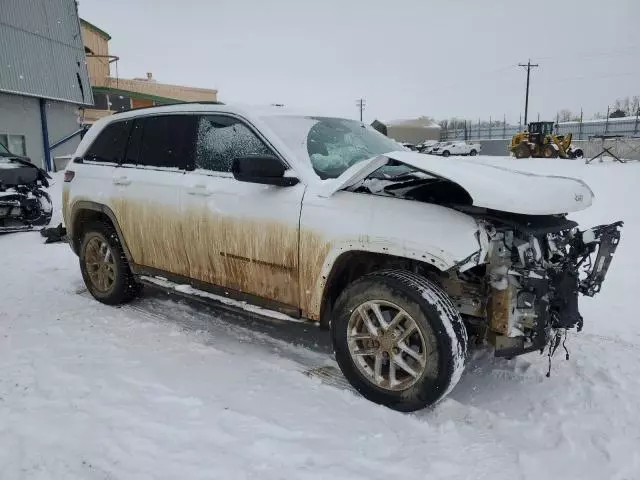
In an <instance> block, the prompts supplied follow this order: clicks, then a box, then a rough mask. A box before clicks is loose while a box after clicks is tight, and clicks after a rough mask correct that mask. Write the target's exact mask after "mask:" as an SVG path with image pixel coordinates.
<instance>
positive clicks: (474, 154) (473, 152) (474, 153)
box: [469, 150, 478, 157]
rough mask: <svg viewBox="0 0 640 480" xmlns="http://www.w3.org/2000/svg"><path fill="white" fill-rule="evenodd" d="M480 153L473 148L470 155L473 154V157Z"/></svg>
mask: <svg viewBox="0 0 640 480" xmlns="http://www.w3.org/2000/svg"><path fill="white" fill-rule="evenodd" d="M477 154H478V152H476V151H475V150H471V151H470V152H469V155H471V156H472V157H475V156H476V155H477Z"/></svg>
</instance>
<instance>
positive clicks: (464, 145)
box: [430, 142, 482, 157]
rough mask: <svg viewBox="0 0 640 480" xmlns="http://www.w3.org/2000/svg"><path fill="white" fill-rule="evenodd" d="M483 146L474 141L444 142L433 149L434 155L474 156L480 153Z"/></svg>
mask: <svg viewBox="0 0 640 480" xmlns="http://www.w3.org/2000/svg"><path fill="white" fill-rule="evenodd" d="M481 148H482V146H481V145H480V144H479V143H472V142H442V143H440V144H438V145H436V146H435V147H433V149H432V150H431V152H430V153H432V154H434V155H442V156H443V157H448V156H449V155H471V156H472V157H474V156H476V155H477V154H478V153H480V149H481Z"/></svg>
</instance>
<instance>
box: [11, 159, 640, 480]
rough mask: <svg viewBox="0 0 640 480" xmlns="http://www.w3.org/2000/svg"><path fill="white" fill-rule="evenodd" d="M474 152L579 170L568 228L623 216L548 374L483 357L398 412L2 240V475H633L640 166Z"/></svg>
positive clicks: (536, 366) (45, 253) (188, 316)
mask: <svg viewBox="0 0 640 480" xmlns="http://www.w3.org/2000/svg"><path fill="white" fill-rule="evenodd" d="M477 158H478V161H486V162H490V163H493V164H496V163H497V164H504V163H508V164H509V165H512V166H517V167H518V168H521V169H523V170H526V171H532V172H537V173H551V174H556V175H570V176H571V175H572V176H577V177H580V178H582V179H584V180H585V181H586V182H587V183H588V184H589V185H590V186H591V188H592V189H593V190H594V192H595V194H596V200H595V203H594V205H593V207H591V208H590V209H588V210H586V211H583V212H579V213H577V214H574V215H572V217H573V218H575V219H577V220H579V221H580V222H581V223H582V224H583V226H584V227H587V226H591V225H595V224H600V223H605V222H606V223H609V222H611V221H613V220H618V219H622V220H625V222H626V224H625V228H624V229H623V233H622V242H621V245H620V247H619V249H618V252H617V254H616V258H615V259H614V263H613V265H612V267H611V270H610V272H609V278H608V279H607V281H606V282H605V284H604V287H603V291H602V293H600V294H599V295H598V296H597V297H596V298H595V299H582V302H581V306H582V310H583V315H584V317H585V331H584V332H583V333H582V334H579V335H572V336H571V337H570V340H569V342H568V346H569V349H570V352H571V359H570V361H565V360H564V357H563V356H562V355H560V354H557V355H556V357H555V358H554V364H553V367H552V376H551V378H550V379H547V378H545V373H546V369H547V359H546V357H544V356H542V357H541V356H539V355H537V354H530V355H527V356H524V357H520V358H517V359H514V360H510V361H508V360H504V359H494V358H492V357H491V356H489V355H486V354H477V355H476V356H475V358H473V359H472V361H471V362H470V363H469V365H468V367H467V370H466V372H465V374H464V375H463V376H462V378H461V380H460V382H459V383H458V386H457V387H456V388H455V389H454V390H453V391H452V392H451V395H450V396H449V398H448V399H446V400H444V401H443V402H442V403H440V404H439V405H438V406H437V407H436V408H435V409H433V410H426V411H422V412H420V413H418V414H412V415H406V414H400V413H397V412H393V411H390V410H387V409H385V408H383V407H380V406H377V405H373V404H371V403H369V402H367V401H366V400H364V399H362V398H360V397H358V396H357V395H355V394H353V393H351V392H350V391H348V390H340V389H338V388H334V387H330V386H327V385H324V384H323V383H320V382H319V381H318V380H316V379H313V378H309V377H307V376H305V375H302V374H301V373H300V361H309V362H311V363H313V362H329V360H327V359H326V358H325V357H321V356H320V355H319V354H318V353H316V352H312V351H309V350H306V349H303V348H300V347H292V346H287V345H285V344H283V343H281V342H278V341H274V340H272V339H270V338H269V337H267V336H265V335H262V334H258V333H255V332H252V331H249V330H246V329H243V328H239V327H237V326H235V325H234V323H233V316H232V315H230V314H225V313H220V314H219V315H218V316H217V317H216V316H214V317H211V316H210V315H209V314H207V313H204V312H203V311H199V310H196V309H194V308H193V307H192V306H189V305H185V304H183V303H178V302H173V301H169V300H164V299H160V298H156V297H146V298H143V299H141V300H140V301H138V302H135V303H134V304H133V305H131V306H128V307H123V308H111V307H107V306H104V305H101V304H99V303H97V302H95V301H94V300H92V299H91V298H89V297H88V295H87V294H86V293H83V290H84V286H83V283H82V280H81V277H80V273H79V270H78V265H77V259H76V258H75V257H74V255H73V254H72V253H71V251H70V250H69V248H68V246H66V245H64V244H52V245H43V244H42V240H43V239H42V238H41V237H40V236H39V235H38V234H37V233H33V232H30V233H19V234H11V235H5V236H0V251H1V252H2V256H0V271H1V272H3V275H2V279H3V282H2V285H1V286H2V288H1V289H0V352H1V355H0V372H2V375H0V478H2V479H10V480H11V479H18V478H38V479H49V478H50V479H60V478H65V479H67V478H71V479H129V478H136V479H137V478H153V479H165V478H166V479H175V478H185V479H205V478H207V479H210V478H233V479H244V478H259V479H281V478H295V479H312V478H318V479H326V478H334V479H342V478H345V479H347V478H348V479H376V478H434V479H435V478H438V479H439V478H443V479H475V478H492V479H513V478H521V479H536V480H538V479H543V478H550V479H556V478H558V479H598V480H600V479H610V478H611V479H613V478H615V479H620V480H623V479H635V478H639V477H640V416H639V415H638V405H640V322H638V321H637V308H636V306H635V302H634V300H635V298H636V296H637V286H638V272H639V271H640V258H639V256H638V254H637V251H636V249H637V245H640V211H639V209H638V208H637V205H638V203H639V202H640V191H639V189H638V184H639V181H640V164H635V163H629V164H625V165H621V164H613V163H605V164H593V165H588V166H586V165H584V163H583V162H578V161H562V160H552V161H544V160H506V159H503V160H500V159H491V158H487V157H477ZM57 180H58V185H56V186H55V187H54V188H57V189H59V187H60V184H59V183H60V181H61V178H60V177H57ZM53 196H54V200H58V199H59V192H58V193H54V194H53ZM56 208H58V209H59V200H58V205H57V206H56ZM55 215H58V218H59V212H56V213H55ZM319 334H320V332H319Z"/></svg>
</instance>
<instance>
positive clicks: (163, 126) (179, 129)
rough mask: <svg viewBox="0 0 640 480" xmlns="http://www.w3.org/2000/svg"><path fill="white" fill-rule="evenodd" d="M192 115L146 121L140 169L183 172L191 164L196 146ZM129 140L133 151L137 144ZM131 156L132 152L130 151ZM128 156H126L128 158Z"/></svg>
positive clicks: (146, 119)
mask: <svg viewBox="0 0 640 480" xmlns="http://www.w3.org/2000/svg"><path fill="white" fill-rule="evenodd" d="M197 118H198V117H196V116H195V115H163V116H158V117H145V118H144V119H139V120H138V121H141V120H142V121H143V124H144V125H143V127H142V132H141V134H142V143H141V146H140V153H139V155H138V161H137V162H132V163H137V164H139V165H145V166H150V167H164V168H167V167H169V168H181V169H185V168H187V166H188V165H190V164H191V163H192V157H193V150H194V142H195V137H194V133H195V131H194V130H195V129H194V127H195V123H196V121H197ZM133 133H134V136H133V137H132V147H133V146H134V144H135V142H136V141H137V140H136V137H135V134H136V132H133ZM129 150H130V151H131V152H132V155H133V154H134V150H133V148H131V149H129ZM128 156H129V155H128Z"/></svg>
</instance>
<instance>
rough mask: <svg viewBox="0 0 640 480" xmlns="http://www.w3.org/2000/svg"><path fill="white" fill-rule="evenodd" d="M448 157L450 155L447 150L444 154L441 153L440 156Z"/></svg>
mask: <svg viewBox="0 0 640 480" xmlns="http://www.w3.org/2000/svg"><path fill="white" fill-rule="evenodd" d="M449 155H451V154H450V153H449V150H445V151H444V152H442V156H443V157H448V156H449Z"/></svg>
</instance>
